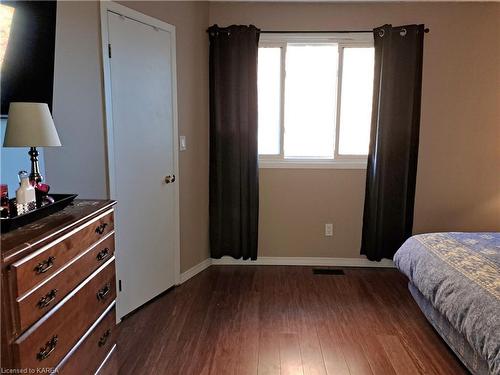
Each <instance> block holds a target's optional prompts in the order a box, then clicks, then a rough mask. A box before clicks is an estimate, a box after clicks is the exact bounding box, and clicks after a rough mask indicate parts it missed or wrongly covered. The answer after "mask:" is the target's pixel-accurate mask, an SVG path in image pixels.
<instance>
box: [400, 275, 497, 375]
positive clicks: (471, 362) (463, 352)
mask: <svg viewBox="0 0 500 375" xmlns="http://www.w3.org/2000/svg"><path fill="white" fill-rule="evenodd" d="M408 289H410V292H411V295H412V296H413V298H414V299H415V301H416V302H417V305H418V306H419V307H420V310H422V312H423V313H424V315H425V317H426V318H427V320H428V321H429V322H430V323H431V324H432V326H433V327H434V328H435V329H436V331H437V332H438V333H439V335H440V336H441V337H442V338H443V340H444V341H446V343H447V344H448V346H449V347H450V348H451V350H453V352H454V353H455V354H456V355H457V357H458V358H460V360H461V361H462V363H463V364H464V365H465V366H466V367H467V368H468V369H469V371H470V372H471V373H473V374H475V375H489V373H490V372H489V370H488V363H487V362H486V361H485V360H484V359H482V358H481V357H480V356H479V354H477V353H476V351H475V350H474V349H472V347H471V346H470V345H469V343H468V342H467V339H466V338H465V337H464V336H463V335H462V334H461V333H460V332H458V331H457V330H456V329H455V328H453V327H452V326H451V324H450V322H448V320H447V319H446V318H445V317H444V316H443V315H441V314H440V313H439V311H437V310H436V309H435V308H434V307H433V306H432V304H431V303H430V302H429V301H428V300H427V299H426V298H425V297H424V296H423V295H422V293H420V292H419V291H418V289H417V288H416V287H415V286H414V285H413V284H412V283H408Z"/></svg>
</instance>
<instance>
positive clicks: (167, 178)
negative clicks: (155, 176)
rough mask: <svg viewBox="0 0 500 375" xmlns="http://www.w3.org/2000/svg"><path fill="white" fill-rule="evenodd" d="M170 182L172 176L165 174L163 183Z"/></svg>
mask: <svg viewBox="0 0 500 375" xmlns="http://www.w3.org/2000/svg"><path fill="white" fill-rule="evenodd" d="M171 182H172V176H170V175H168V176H165V183H166V184H169V183H171Z"/></svg>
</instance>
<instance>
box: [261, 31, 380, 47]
mask: <svg viewBox="0 0 500 375" xmlns="http://www.w3.org/2000/svg"><path fill="white" fill-rule="evenodd" d="M261 42H262V43H283V42H286V43H299V44H300V43H311V42H314V43H338V42H345V43H348V44H350V45H351V44H352V45H357V44H358V43H360V44H365V45H366V44H367V43H371V44H372V45H373V32H366V33H364V32H363V33H300V32H299V33H265V32H264V33H261V34H260V37H259V44H260V43H261Z"/></svg>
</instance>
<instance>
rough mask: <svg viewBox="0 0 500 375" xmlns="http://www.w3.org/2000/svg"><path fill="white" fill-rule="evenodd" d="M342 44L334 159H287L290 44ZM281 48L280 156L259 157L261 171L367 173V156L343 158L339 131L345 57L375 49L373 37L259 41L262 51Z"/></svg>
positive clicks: (294, 36) (297, 36)
mask: <svg viewBox="0 0 500 375" xmlns="http://www.w3.org/2000/svg"><path fill="white" fill-rule="evenodd" d="M289 43H290V44H291V43H293V44H300V43H305V44H310V43H314V44H322V43H336V44H338V51H339V60H338V70H337V92H336V103H337V108H336V113H335V116H336V118H335V124H334V126H335V132H334V137H335V139H334V151H333V152H334V153H333V158H323V159H322V158H285V155H284V135H285V75H286V71H285V68H286V66H285V63H286V62H285V57H286V48H287V44H289ZM260 47H264V48H266V47H267V48H273V47H274V48H276V47H278V48H281V77H280V78H281V80H280V153H279V154H278V155H265V154H262V155H261V154H259V168H312V169H325V168H338V169H366V164H367V155H340V154H339V153H338V150H339V131H340V107H341V100H340V98H341V91H342V64H343V53H344V48H346V47H366V48H369V47H373V34H372V33H325V34H323V33H286V34H278V33H276V34H274V33H262V34H261V35H260V40H259V48H260Z"/></svg>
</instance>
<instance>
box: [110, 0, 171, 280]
mask: <svg viewBox="0 0 500 375" xmlns="http://www.w3.org/2000/svg"><path fill="white" fill-rule="evenodd" d="M100 6H101V47H102V68H103V76H104V113H105V122H106V138H107V156H108V160H107V162H108V163H107V164H108V179H109V180H108V183H109V184H108V185H109V196H110V198H111V199H116V185H115V184H116V179H115V169H116V165H115V153H114V144H113V137H114V136H113V134H114V133H113V106H112V96H111V66H110V62H109V58H108V40H109V37H108V36H109V30H108V11H111V12H113V13H116V14H119V15H121V16H124V17H127V18H130V19H132V20H135V21H139V22H142V23H145V24H147V25H151V26H153V27H156V28H158V29H162V30H165V31H167V32H169V33H171V35H172V54H171V59H172V61H171V66H172V115H173V124H172V125H173V132H174V134H173V146H174V150H173V154H174V160H173V162H174V171H173V173H174V174H175V175H176V176H177V181H179V136H178V134H179V131H178V122H177V69H176V45H175V39H176V37H175V26H173V25H170V24H168V23H166V22H163V21H160V20H157V19H156V18H153V17H149V16H146V15H145V14H142V13H140V12H137V11H135V10H132V9H130V8H127V7H125V6H123V5H120V4H117V3H115V2H113V1H101V4H100ZM172 185H173V186H172V187H173V189H174V228H173V230H174V233H175V236H174V237H175V238H174V241H173V244H174V277H175V284H176V285H178V284H180V215H179V183H174V184H172ZM119 204H120V202H118V205H119ZM118 276H119V275H118ZM117 280H118V278H117Z"/></svg>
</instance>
